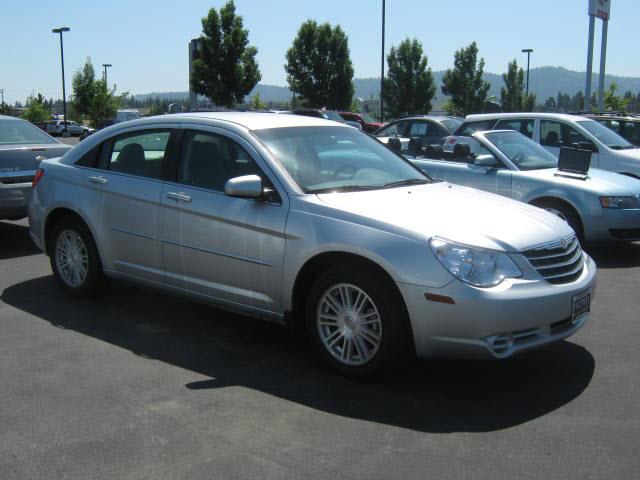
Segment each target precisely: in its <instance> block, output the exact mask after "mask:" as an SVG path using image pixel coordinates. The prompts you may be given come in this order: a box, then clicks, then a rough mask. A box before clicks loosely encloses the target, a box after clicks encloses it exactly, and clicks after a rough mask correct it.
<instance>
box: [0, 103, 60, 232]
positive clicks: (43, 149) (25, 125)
mask: <svg viewBox="0 0 640 480" xmlns="http://www.w3.org/2000/svg"><path fill="white" fill-rule="evenodd" d="M70 149H71V147H70V146H69V145H64V144H62V143H60V142H58V141H57V140H56V139H55V138H52V137H51V136H50V135H48V134H46V133H45V132H43V131H42V130H41V129H39V128H38V127H36V126H35V125H33V124H31V123H29V122H27V121H25V120H22V119H20V118H15V117H7V116H3V115H0V220H2V219H9V220H17V219H20V218H24V217H26V216H27V205H28V200H29V196H30V192H31V183H32V182H33V178H34V175H35V174H36V169H37V168H38V165H39V164H40V162H41V161H42V160H45V159H47V158H52V157H60V156H62V155H64V154H65V153H66V152H67V151H68V150H70Z"/></svg>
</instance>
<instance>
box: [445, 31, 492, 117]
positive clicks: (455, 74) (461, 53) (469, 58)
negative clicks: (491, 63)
mask: <svg viewBox="0 0 640 480" xmlns="http://www.w3.org/2000/svg"><path fill="white" fill-rule="evenodd" d="M483 72H484V59H483V58H481V59H480V60H479V61H478V45H477V44H476V42H473V43H472V44H471V45H469V46H468V47H466V48H461V49H460V50H458V51H456V53H455V55H454V61H453V69H449V70H447V71H446V72H445V74H444V76H443V77H442V93H443V94H445V95H448V96H450V97H451V98H450V99H449V101H448V102H447V104H446V105H448V110H449V113H451V114H452V115H462V116H465V115H468V114H470V113H475V112H481V111H482V110H483V108H484V102H485V101H486V99H487V94H488V92H489V88H490V87H491V85H490V84H489V82H486V81H484V80H483V79H482V74H483Z"/></svg>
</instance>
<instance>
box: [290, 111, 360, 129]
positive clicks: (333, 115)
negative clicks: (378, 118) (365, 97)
mask: <svg viewBox="0 0 640 480" xmlns="http://www.w3.org/2000/svg"><path fill="white" fill-rule="evenodd" d="M293 114H294V115H302V116H304V117H314V118H324V119H325V120H332V121H334V122H339V123H344V124H346V125H349V126H350V127H354V128H357V129H358V130H362V125H360V124H359V123H358V122H352V121H351V120H345V119H344V118H342V117H341V116H340V115H338V112H336V111H334V110H323V109H318V108H299V109H296V110H294V111H293Z"/></svg>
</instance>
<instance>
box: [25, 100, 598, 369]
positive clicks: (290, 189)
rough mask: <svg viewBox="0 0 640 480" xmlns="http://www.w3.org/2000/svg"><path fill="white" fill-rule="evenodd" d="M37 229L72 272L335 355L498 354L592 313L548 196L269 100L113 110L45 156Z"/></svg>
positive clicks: (69, 283) (355, 358) (88, 289)
mask: <svg viewBox="0 0 640 480" xmlns="http://www.w3.org/2000/svg"><path fill="white" fill-rule="evenodd" d="M37 178H38V182H37V183H36V186H35V189H34V195H33V198H32V201H31V205H30V214H29V219H30V224H31V225H30V231H31V236H32V238H33V240H34V241H35V242H36V243H37V245H38V246H39V247H40V248H42V249H43V250H44V251H45V252H46V253H47V254H49V255H50V258H51V266H52V269H53V272H54V274H55V278H56V279H57V280H58V282H59V284H60V285H61V287H62V288H63V289H64V290H65V291H67V292H69V293H71V294H74V295H87V294H91V293H94V292H96V291H97V290H99V289H100V288H101V287H102V285H103V284H102V280H103V278H104V276H108V277H113V278H122V279H128V280H134V281H136V282H140V283H145V284H148V285H153V286H157V287H159V288H163V289H167V290H171V291H176V292H182V293H184V294H187V295H189V296H191V297H193V298H196V299H202V300H206V301H210V302H213V303H215V304H217V305H219V306H221V307H224V308H228V309H232V310H236V311H240V312H243V313H245V314H248V315H253V316H257V317H261V318H264V319H268V320H272V321H275V322H279V323H283V324H286V323H288V322H294V323H295V322H297V321H300V322H302V324H304V325H305V326H306V329H307V332H308V333H309V335H310V337H311V340H312V342H313V344H314V345H315V346H316V347H317V349H318V351H319V352H320V354H321V355H322V356H323V357H324V358H325V359H326V361H327V362H328V363H329V364H330V365H331V366H333V367H334V368H336V369H338V370H340V371H341V372H343V373H346V374H350V375H365V374H371V373H372V372H374V371H377V370H379V369H381V368H386V367H388V366H390V365H392V364H393V363H395V362H397V361H398V360H399V359H401V358H403V357H404V356H405V355H408V354H410V353H413V352H415V353H417V354H418V355H419V356H423V357H424V356H432V355H456V356H461V355H471V356H474V355H475V356H485V357H487V356H488V357H496V358H504V357H509V356H511V355H513V354H515V353H517V352H521V351H524V350H528V349H531V348H535V347H539V346H542V345H546V344H549V343H551V342H554V341H557V340H559V339H561V338H565V337H568V336H570V335H572V334H573V333H575V332H576V331H577V330H578V329H579V328H580V327H582V326H583V325H584V323H585V322H586V321H587V318H588V316H589V311H590V302H591V298H592V295H593V293H594V288H595V278H596V266H595V264H594V262H593V260H592V259H591V258H590V257H589V256H588V255H587V254H586V253H583V252H582V251H581V249H580V245H579V243H578V242H577V240H576V238H575V234H574V232H573V231H572V230H571V228H570V227H569V226H568V225H567V224H566V223H565V222H563V221H562V220H560V219H559V218H558V217H556V216H554V215H551V214H549V213H547V212H545V211H543V210H540V209H538V208H534V207H531V206H528V205H525V204H523V203H520V202H516V201H512V200H508V199H505V198H503V197H499V196H497V195H493V194H489V193H485V192H481V191H478V190H474V189H470V188H466V187H461V186H455V185H451V184H449V183H446V182H434V181H432V180H431V179H429V178H428V177H427V176H426V175H425V174H423V173H422V172H421V171H420V170H419V169H417V168H415V167H414V166H413V165H412V164H411V163H410V162H409V161H407V160H406V159H404V158H403V157H401V156H400V155H398V154H396V153H394V152H392V151H391V150H389V149H388V148H386V147H385V146H384V145H382V144H381V143H380V142H378V141H377V140H375V139H373V138H371V137H369V136H368V135H366V134H364V133H362V132H360V131H358V130H356V129H354V128H350V127H347V126H344V125H339V124H336V123H335V122H331V121H327V120H323V119H316V118H310V117H303V116H294V115H276V114H269V113H241V112H224V113H222V112H219V113H190V114H177V115H164V116H161V117H151V118H147V119H143V120H137V121H133V122H128V123H126V124H121V125H114V126H112V127H109V128H107V129H104V130H101V131H99V132H97V133H96V134H94V135H92V136H90V137H89V138H88V139H87V140H85V141H84V142H82V143H81V144H79V145H78V146H76V147H75V148H74V149H73V150H72V151H71V152H69V153H67V154H66V155H65V156H64V157H62V158H61V159H56V160H51V161H47V162H43V164H42V165H41V170H40V173H39V175H38V177H37Z"/></svg>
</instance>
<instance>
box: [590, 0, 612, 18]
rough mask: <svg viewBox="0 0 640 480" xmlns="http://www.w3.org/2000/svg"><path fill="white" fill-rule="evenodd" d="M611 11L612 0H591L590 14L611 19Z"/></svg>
mask: <svg viewBox="0 0 640 480" xmlns="http://www.w3.org/2000/svg"><path fill="white" fill-rule="evenodd" d="M610 12H611V0H589V15H593V16H594V17H598V18H601V19H602V20H609V17H610Z"/></svg>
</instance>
